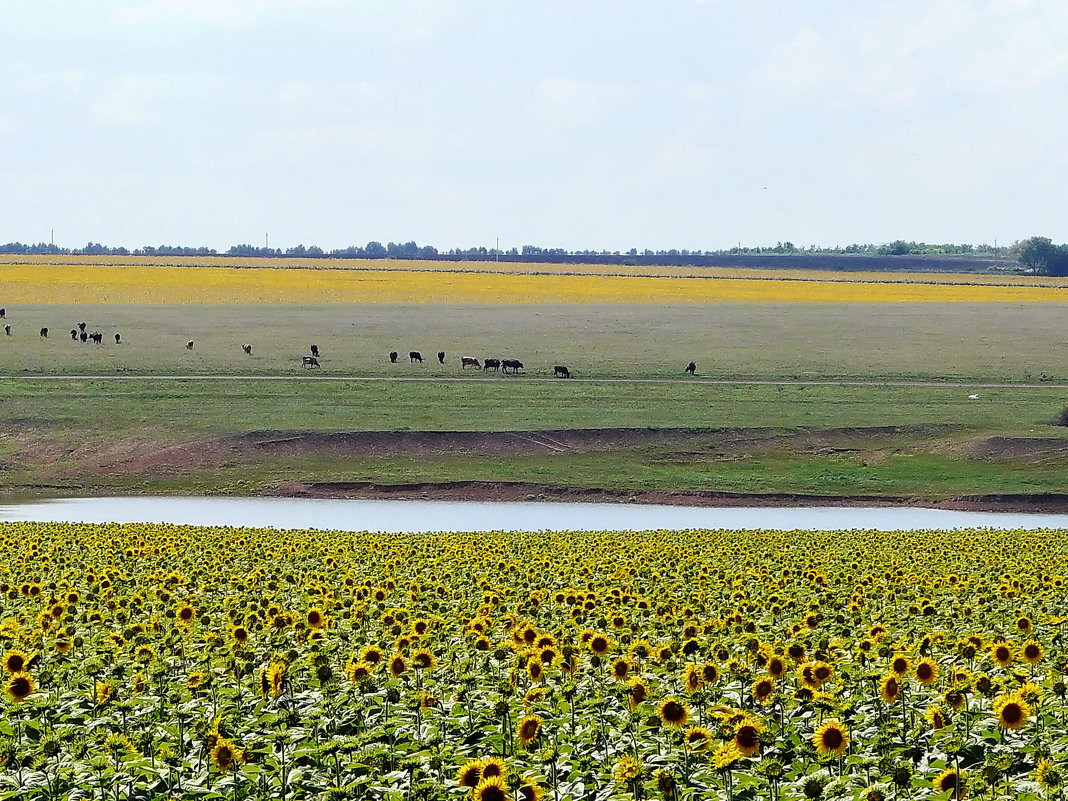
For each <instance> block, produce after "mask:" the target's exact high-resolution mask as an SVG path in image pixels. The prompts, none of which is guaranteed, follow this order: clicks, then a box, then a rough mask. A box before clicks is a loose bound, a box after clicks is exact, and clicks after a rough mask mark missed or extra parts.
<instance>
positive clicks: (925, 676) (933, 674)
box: [913, 658, 938, 687]
mask: <svg viewBox="0 0 1068 801" xmlns="http://www.w3.org/2000/svg"><path fill="white" fill-rule="evenodd" d="M913 675H914V676H916V681H918V682H919V683H920V684H922V685H923V686H924V687H930V686H931V685H932V684H934V683H935V680H936V679H937V678H938V665H936V664H935V662H934V660H933V659H930V658H926V659H921V660H920V661H919V662H917V663H916V669H915V670H914V671H913Z"/></svg>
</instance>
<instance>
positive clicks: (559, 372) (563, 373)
mask: <svg viewBox="0 0 1068 801" xmlns="http://www.w3.org/2000/svg"><path fill="white" fill-rule="evenodd" d="M556 377H559V378H571V371H570V370H568V369H567V368H566V367H564V365H562V364H558V365H556V366H555V367H553V378H556Z"/></svg>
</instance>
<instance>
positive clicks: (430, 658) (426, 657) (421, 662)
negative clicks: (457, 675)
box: [412, 648, 438, 670]
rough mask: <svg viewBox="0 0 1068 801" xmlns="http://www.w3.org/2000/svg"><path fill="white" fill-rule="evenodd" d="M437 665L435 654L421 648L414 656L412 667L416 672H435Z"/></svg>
mask: <svg viewBox="0 0 1068 801" xmlns="http://www.w3.org/2000/svg"><path fill="white" fill-rule="evenodd" d="M437 664H438V660H437V659H436V658H435V657H434V654H433V653H432V652H431V651H430V650H428V649H426V648H420V649H419V650H418V651H416V652H415V653H414V654H412V667H413V668H415V669H416V670H433V669H434V668H435V667H436V666H437Z"/></svg>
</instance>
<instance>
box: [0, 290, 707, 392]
mask: <svg viewBox="0 0 1068 801" xmlns="http://www.w3.org/2000/svg"><path fill="white" fill-rule="evenodd" d="M6 317H7V309H6V308H4V307H0V320H2V319H4V318H6ZM86 327H87V326H86V323H78V326H77V328H72V329H71V330H70V338H71V339H72V340H74V341H75V342H77V341H79V340H81V341H82V342H94V343H96V344H97V345H100V344H101V343H103V341H104V335H103V334H101V333H100V332H99V331H92V332H89V331H86V330H85V329H86ZM4 334H6V335H7V336H11V326H10V325H7V324H5V325H4ZM39 334H40V336H41V337H42V338H44V339H47V338H48V328H47V327H43V328H41V330H40V331H39ZM115 344H116V345H121V344H122V335H121V334H118V333H116V334H115ZM193 344H194V343H193V340H191V339H190V340H189V341H188V342H186V343H185V347H186V350H193ZM241 350H242V351H243V352H244V354H245V355H246V356H251V355H252V345H250V344H249V343H247V342H246V343H244V344H242V345H241ZM308 350H309V353H307V354H304V355H303V356H301V357H300V366H301V369H306V368H316V367H318V368H320V369H321V368H322V364H321V363H320V361H319V346H318V345H314V344H313V345H311V346H309V348H308ZM399 358H400V354H399V353H398V352H397V351H395V350H394V351H390V353H389V361H390V363H391V364H396V363H397V361H398V359H399ZM408 360H409V362H411V363H413V364H415V363H419V364H422V363H423V354H422V353H420V352H419V351H417V350H412V351H408ZM438 362H439V363H440V364H445V351H443V350H439V351H438ZM460 367H461V369H463V370H466V369H468V368H469V367H470V368H473V369H476V370H481V371H482V372H489V371H491V370H492V371H494V372H501V373H508V372H511V373H512V374H513V375H518V373H519V371H520V370H522V369H523V362H521V361H519V360H518V359H497V358H493V357H486V358H484V359H482V360H481V361H479V359H478V358H477V357H475V356H461V357H460ZM684 372H685V373H687V374H689V375H695V374H696V372H697V363H696V362H690V363H689V364H688V365H686V370H685V371H684ZM553 376H554V377H555V378H571V370H570V369H569V368H568V367H567V366H566V365H563V364H557V365H553Z"/></svg>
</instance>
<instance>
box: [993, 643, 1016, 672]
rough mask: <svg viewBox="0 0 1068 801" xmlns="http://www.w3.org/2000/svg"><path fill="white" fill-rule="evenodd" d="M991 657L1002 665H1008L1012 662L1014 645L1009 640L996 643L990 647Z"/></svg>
mask: <svg viewBox="0 0 1068 801" xmlns="http://www.w3.org/2000/svg"><path fill="white" fill-rule="evenodd" d="M990 657H991V658H992V659H993V660H994V662H995V663H997V664H998V665H1000V666H1001V667H1007V666H1008V665H1011V664H1012V657H1013V653H1012V646H1011V645H1009V644H1008V643H1007V642H999V643H995V644H994V646H993V647H992V648H991V649H990Z"/></svg>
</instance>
